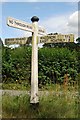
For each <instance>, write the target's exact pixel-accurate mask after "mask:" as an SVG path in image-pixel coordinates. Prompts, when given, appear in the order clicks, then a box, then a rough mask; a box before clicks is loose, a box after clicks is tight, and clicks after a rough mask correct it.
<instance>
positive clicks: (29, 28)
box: [7, 17, 33, 32]
mask: <svg viewBox="0 0 80 120" xmlns="http://www.w3.org/2000/svg"><path fill="white" fill-rule="evenodd" d="M7 25H8V26H11V27H15V28H19V29H22V30H25V31H29V32H33V27H32V25H31V24H29V23H25V22H23V21H20V20H17V19H14V18H11V17H8V19H7Z"/></svg>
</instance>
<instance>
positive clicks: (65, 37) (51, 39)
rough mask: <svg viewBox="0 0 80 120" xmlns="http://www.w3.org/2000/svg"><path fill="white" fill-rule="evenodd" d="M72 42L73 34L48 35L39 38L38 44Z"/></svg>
mask: <svg viewBox="0 0 80 120" xmlns="http://www.w3.org/2000/svg"><path fill="white" fill-rule="evenodd" d="M57 42H74V35H73V34H58V33H54V34H53V33H50V34H48V35H47V36H42V37H40V43H57Z"/></svg>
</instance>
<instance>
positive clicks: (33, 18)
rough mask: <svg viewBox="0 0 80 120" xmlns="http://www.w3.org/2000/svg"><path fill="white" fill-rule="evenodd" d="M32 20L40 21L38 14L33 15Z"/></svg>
mask: <svg viewBox="0 0 80 120" xmlns="http://www.w3.org/2000/svg"><path fill="white" fill-rule="evenodd" d="M31 21H32V22H38V21H39V18H38V17H37V16H33V17H32V18H31Z"/></svg>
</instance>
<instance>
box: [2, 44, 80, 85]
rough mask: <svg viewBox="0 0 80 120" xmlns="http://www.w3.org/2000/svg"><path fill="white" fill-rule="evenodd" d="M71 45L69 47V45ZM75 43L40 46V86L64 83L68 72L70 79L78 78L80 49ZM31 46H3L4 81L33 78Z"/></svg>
mask: <svg viewBox="0 0 80 120" xmlns="http://www.w3.org/2000/svg"><path fill="white" fill-rule="evenodd" d="M68 46H69V47H68ZM71 48H73V45H67V47H66V46H65V47H60V46H59V45H57V46H56V45H55V47H52V48H48V47H43V48H39V59H38V66H39V68H38V69H39V75H38V77H39V87H42V85H47V84H53V83H60V84H61V83H63V81H64V76H65V74H66V73H67V74H68V78H69V80H73V81H75V80H76V76H77V75H78V73H79V72H80V71H79V70H80V49H79V47H78V49H76V48H74V49H73V50H72V49H71ZM31 51H32V49H31V47H30V46H21V47H18V48H15V49H10V48H7V47H3V50H2V53H3V54H2V60H3V63H2V68H3V69H2V77H3V82H6V83H10V82H11V83H12V82H16V81H17V82H18V83H20V84H21V83H22V82H23V81H27V83H29V84H30V79H31Z"/></svg>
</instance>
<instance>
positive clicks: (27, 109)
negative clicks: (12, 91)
mask: <svg viewBox="0 0 80 120" xmlns="http://www.w3.org/2000/svg"><path fill="white" fill-rule="evenodd" d="M29 100H30V96H29V95H18V96H10V95H9V94H4V95H3V96H2V117H3V118H36V119H38V118H78V104H79V96H78V94H77V95H76V94H71V92H70V93H69V92H68V91H66V92H63V93H62V94H57V93H56V94H51V93H50V94H47V95H45V94H44V95H42V96H40V102H39V106H32V105H31V104H30V101H29Z"/></svg>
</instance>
